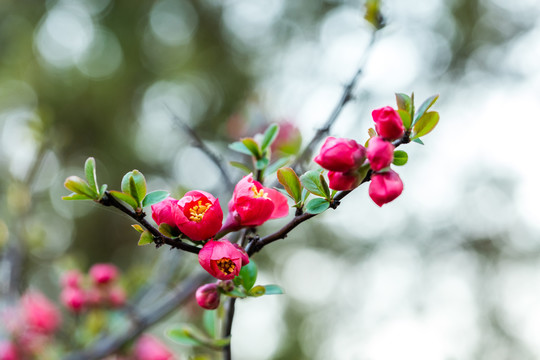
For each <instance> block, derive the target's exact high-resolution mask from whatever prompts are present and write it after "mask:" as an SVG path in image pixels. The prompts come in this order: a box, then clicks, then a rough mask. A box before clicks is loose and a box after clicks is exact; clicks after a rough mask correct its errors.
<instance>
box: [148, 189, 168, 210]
mask: <svg viewBox="0 0 540 360" xmlns="http://www.w3.org/2000/svg"><path fill="white" fill-rule="evenodd" d="M167 196H169V193H168V192H167V191H164V190H156V191H152V192H149V193H148V194H146V196H145V197H144V199H143V201H142V206H143V207H145V206H150V205H154V204H157V203H158V202H160V201H163V200H165V199H166V198H167Z"/></svg>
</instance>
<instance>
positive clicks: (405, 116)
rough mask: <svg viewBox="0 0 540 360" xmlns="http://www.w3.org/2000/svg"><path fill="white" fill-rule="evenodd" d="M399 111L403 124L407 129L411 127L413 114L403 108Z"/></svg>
mask: <svg viewBox="0 0 540 360" xmlns="http://www.w3.org/2000/svg"><path fill="white" fill-rule="evenodd" d="M397 112H398V114H399V117H400V118H401V122H402V123H403V126H405V129H409V128H410V127H411V114H410V113H408V112H407V111H405V110H401V109H399V110H398V111H397Z"/></svg>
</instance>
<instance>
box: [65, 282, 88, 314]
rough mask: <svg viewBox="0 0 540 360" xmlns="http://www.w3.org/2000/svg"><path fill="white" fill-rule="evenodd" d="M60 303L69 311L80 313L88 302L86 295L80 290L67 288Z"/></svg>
mask: <svg viewBox="0 0 540 360" xmlns="http://www.w3.org/2000/svg"><path fill="white" fill-rule="evenodd" d="M60 301H61V302H62V304H64V306H65V307H66V308H68V309H69V310H71V311H73V312H75V313H78V312H81V311H82V310H83V308H84V305H85V302H86V295H85V294H84V293H83V291H82V290H81V289H79V288H75V287H66V288H64V289H63V290H62V293H61V294H60Z"/></svg>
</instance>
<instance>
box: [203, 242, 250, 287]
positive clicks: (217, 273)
mask: <svg viewBox="0 0 540 360" xmlns="http://www.w3.org/2000/svg"><path fill="white" fill-rule="evenodd" d="M245 260H246V258H245V256H244V254H243V253H242V252H241V251H240V250H238V249H237V248H236V247H235V246H234V245H233V244H231V243H230V241H229V240H227V239H223V240H210V241H208V242H207V243H206V244H205V245H204V246H203V248H202V249H201V251H200V252H199V264H201V266H202V267H203V268H204V270H206V271H208V273H209V274H210V275H212V276H213V277H215V278H216V279H220V280H230V279H233V278H234V277H235V276H237V275H238V274H239V273H240V269H241V268H242V264H243V263H244V261H245ZM247 263H249V258H248V259H247ZM247 263H244V265H245V264H247Z"/></svg>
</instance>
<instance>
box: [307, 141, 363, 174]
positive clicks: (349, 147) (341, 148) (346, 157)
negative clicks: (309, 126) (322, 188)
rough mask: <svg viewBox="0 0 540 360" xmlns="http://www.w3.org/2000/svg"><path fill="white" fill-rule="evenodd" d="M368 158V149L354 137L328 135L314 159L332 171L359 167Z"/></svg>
mask: <svg viewBox="0 0 540 360" xmlns="http://www.w3.org/2000/svg"><path fill="white" fill-rule="evenodd" d="M365 158H366V149H365V148H364V147H363V146H362V145H359V144H358V143H357V142H356V141H354V140H352V139H343V138H335V137H331V136H329V137H327V138H326V141H325V142H324V144H323V146H322V147H321V151H319V154H318V155H317V156H316V157H315V159H314V161H315V162H316V163H317V164H319V165H320V166H321V167H323V168H325V169H327V170H331V171H341V172H344V171H349V170H352V169H355V168H358V167H359V166H360V165H362V163H363V162H364V160H365Z"/></svg>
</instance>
